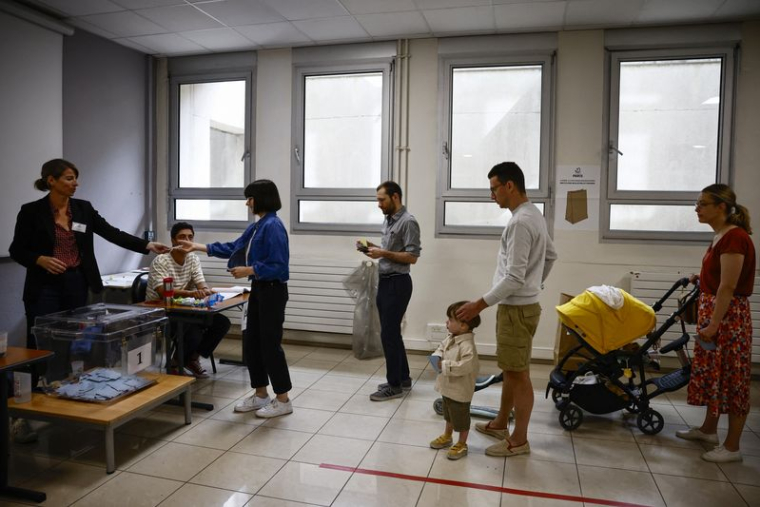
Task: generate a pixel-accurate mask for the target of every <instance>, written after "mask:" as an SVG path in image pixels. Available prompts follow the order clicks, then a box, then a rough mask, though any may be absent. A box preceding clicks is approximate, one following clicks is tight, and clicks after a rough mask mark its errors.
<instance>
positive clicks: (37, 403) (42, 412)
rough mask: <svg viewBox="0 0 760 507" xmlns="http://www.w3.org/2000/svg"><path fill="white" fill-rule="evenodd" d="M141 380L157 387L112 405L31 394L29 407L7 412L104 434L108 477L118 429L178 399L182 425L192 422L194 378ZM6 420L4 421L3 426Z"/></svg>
mask: <svg viewBox="0 0 760 507" xmlns="http://www.w3.org/2000/svg"><path fill="white" fill-rule="evenodd" d="M142 376H144V377H146V378H153V379H155V380H156V384H154V385H152V386H150V387H146V388H145V389H143V390H141V391H137V392H136V393H133V394H130V395H128V396H125V397H124V398H122V399H120V400H118V401H115V402H113V403H108V404H106V403H87V402H84V401H76V400H67V399H64V398H56V397H53V396H48V395H46V394H40V393H33V394H32V401H30V402H29V403H16V402H15V401H13V400H10V401H8V403H7V407H8V412H9V413H10V414H11V415H13V416H16V417H24V418H27V419H34V420H40V421H53V422H65V423H71V424H76V425H79V426H86V427H91V428H95V429H100V430H103V431H105V438H106V472H108V473H109V474H111V473H113V472H114V470H115V469H116V464H115V459H114V437H113V433H114V430H115V429H116V428H118V427H119V426H121V425H123V424H126V423H128V422H129V421H131V420H132V419H134V418H135V417H137V416H139V415H141V414H143V413H145V412H147V411H149V410H151V409H153V408H155V407H157V406H158V405H161V404H162V403H165V402H166V401H168V400H170V399H172V398H175V397H176V396H180V395H181V396H182V397H183V398H184V400H183V401H184V406H185V424H190V423H191V422H192V419H191V417H192V416H191V412H190V385H191V384H192V383H193V382H195V379H194V378H193V377H183V376H178V375H163V374H149V373H146V374H143V375H142ZM7 420H8V418H7V417H5V421H6V424H7Z"/></svg>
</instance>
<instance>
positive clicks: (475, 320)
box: [446, 301, 480, 331]
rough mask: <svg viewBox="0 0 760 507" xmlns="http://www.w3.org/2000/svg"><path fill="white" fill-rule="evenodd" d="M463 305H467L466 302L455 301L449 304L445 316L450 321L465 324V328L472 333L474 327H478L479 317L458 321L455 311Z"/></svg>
mask: <svg viewBox="0 0 760 507" xmlns="http://www.w3.org/2000/svg"><path fill="white" fill-rule="evenodd" d="M465 304H467V301H457V302H456V303H451V304H450V305H449V307H448V309H447V310H446V316H447V317H448V318H450V319H454V320H457V321H459V322H463V323H465V324H467V327H469V328H470V331H472V330H473V329H475V328H476V327H478V326H479V325H480V315H476V316H474V317H473V318H471V319H470V320H464V321H462V320H459V319H458V318H457V310H459V309H460V308H461V307H462V306H464V305H465Z"/></svg>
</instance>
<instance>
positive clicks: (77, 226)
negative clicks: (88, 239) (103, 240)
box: [71, 222, 87, 232]
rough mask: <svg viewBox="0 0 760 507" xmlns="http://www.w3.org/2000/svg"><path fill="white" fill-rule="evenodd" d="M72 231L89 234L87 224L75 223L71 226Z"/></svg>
mask: <svg viewBox="0 0 760 507" xmlns="http://www.w3.org/2000/svg"><path fill="white" fill-rule="evenodd" d="M71 230H72V231H74V232H87V224H80V223H79V222H73V223H72V224H71Z"/></svg>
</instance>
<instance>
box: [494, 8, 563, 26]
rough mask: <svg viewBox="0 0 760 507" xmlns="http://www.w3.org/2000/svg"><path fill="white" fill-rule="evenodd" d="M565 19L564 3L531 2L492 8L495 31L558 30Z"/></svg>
mask: <svg viewBox="0 0 760 507" xmlns="http://www.w3.org/2000/svg"><path fill="white" fill-rule="evenodd" d="M564 17H565V2H533V3H530V4H506V5H495V6H494V18H495V19H496V29H497V30H516V31H527V30H530V29H532V28H541V29H543V28H559V27H561V26H562V25H563V22H564Z"/></svg>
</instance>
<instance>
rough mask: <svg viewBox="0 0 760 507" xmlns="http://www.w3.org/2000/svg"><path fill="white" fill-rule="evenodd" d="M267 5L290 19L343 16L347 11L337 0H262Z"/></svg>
mask: <svg viewBox="0 0 760 507" xmlns="http://www.w3.org/2000/svg"><path fill="white" fill-rule="evenodd" d="M263 1H264V3H266V4H267V5H268V6H269V7H271V8H272V9H274V10H276V11H277V12H279V13H280V14H282V15H283V16H284V17H285V18H286V19H289V20H291V21H293V20H299V19H313V18H327V17H331V16H345V15H346V14H348V11H346V9H345V8H344V7H343V5H341V3H340V2H339V1H338V0H263Z"/></svg>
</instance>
